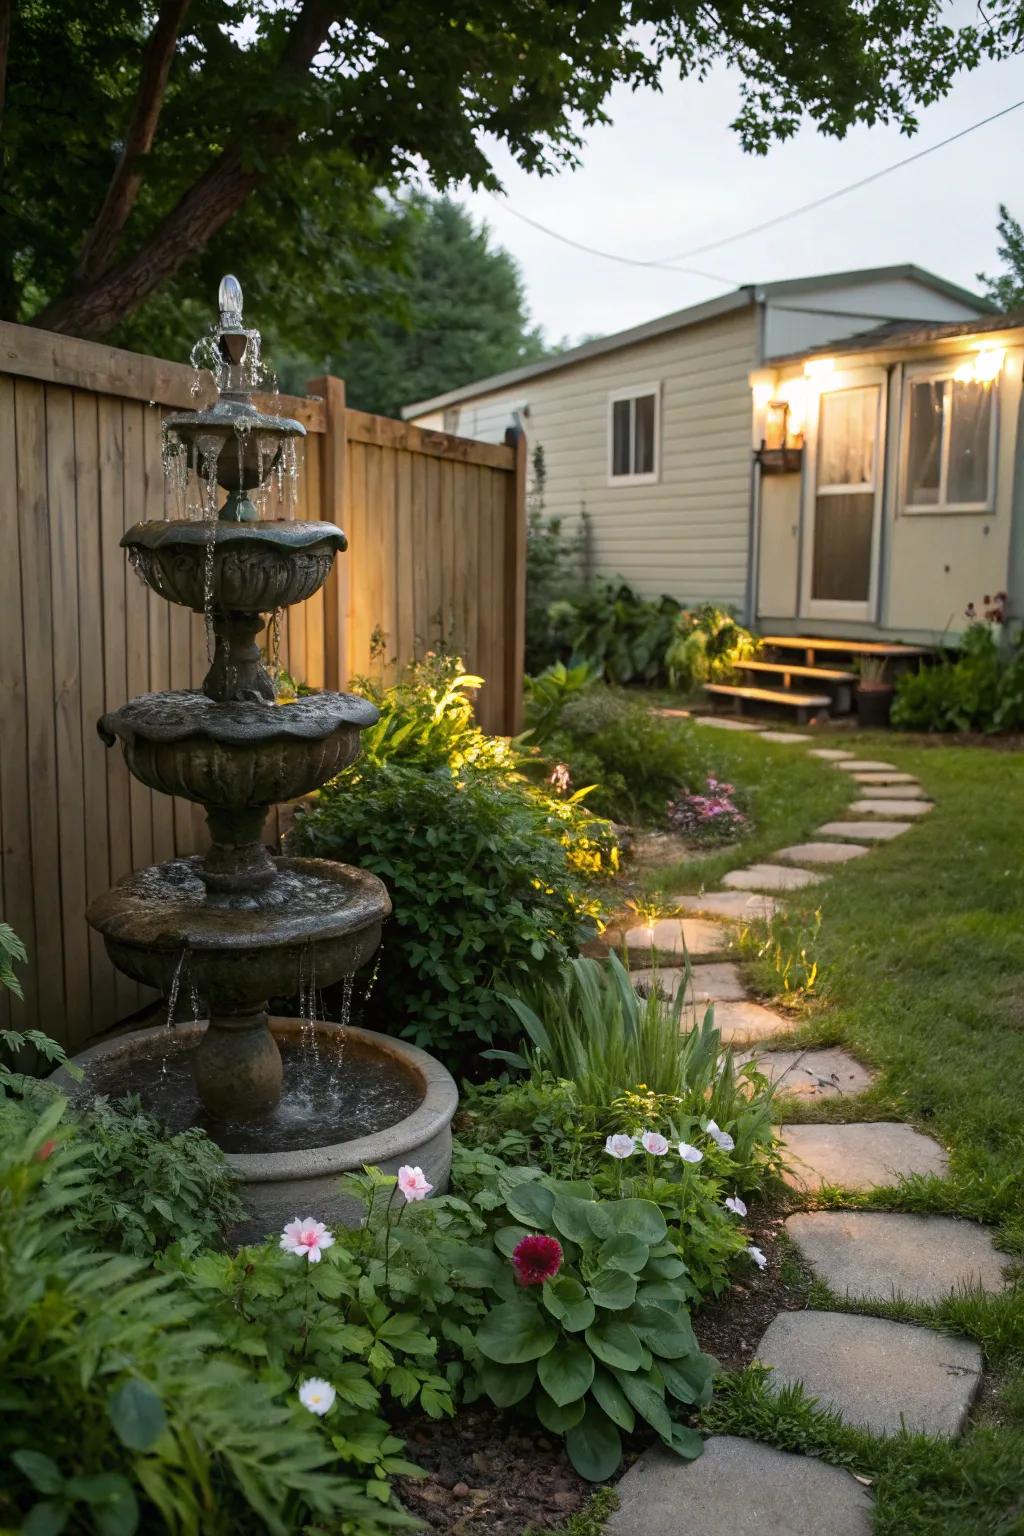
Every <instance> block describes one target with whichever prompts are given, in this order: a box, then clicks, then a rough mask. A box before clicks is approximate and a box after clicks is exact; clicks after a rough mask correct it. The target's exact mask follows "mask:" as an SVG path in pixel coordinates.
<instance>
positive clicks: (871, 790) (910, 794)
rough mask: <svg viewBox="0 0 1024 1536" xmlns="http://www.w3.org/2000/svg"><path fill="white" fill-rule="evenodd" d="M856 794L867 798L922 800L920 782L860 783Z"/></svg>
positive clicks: (922, 793) (922, 791) (923, 796)
mask: <svg viewBox="0 0 1024 1536" xmlns="http://www.w3.org/2000/svg"><path fill="white" fill-rule="evenodd" d="M858 794H860V795H862V796H863V797H864V798H865V799H867V800H924V799H925V798H926V796H925V792H924V790H923V789H922V788H921V786H920V784H889V783H886V784H861V786H860V789H859V790H858Z"/></svg>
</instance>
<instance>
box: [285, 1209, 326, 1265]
mask: <svg viewBox="0 0 1024 1536" xmlns="http://www.w3.org/2000/svg"><path fill="white" fill-rule="evenodd" d="M333 1244H334V1237H333V1235H332V1234H331V1233H330V1232H328V1230H327V1228H326V1227H325V1226H324V1224H323V1222H322V1221H314V1220H313V1218H312V1216H305V1217H303V1219H302V1220H301V1221H299V1220H298V1218H296V1219H295V1221H290V1222H289V1223H288V1225H287V1226H286V1227H285V1229H284V1231H283V1232H282V1233H281V1244H280V1246H281V1248H282V1249H283V1250H284V1252H285V1253H295V1254H298V1256H299V1258H300V1259H308V1260H309V1262H310V1263H311V1264H319V1262H320V1259H321V1256H322V1254H323V1250H324V1249H325V1248H331V1247H333Z"/></svg>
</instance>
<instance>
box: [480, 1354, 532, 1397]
mask: <svg viewBox="0 0 1024 1536" xmlns="http://www.w3.org/2000/svg"><path fill="white" fill-rule="evenodd" d="M536 1379H537V1367H536V1366H535V1365H534V1363H533V1361H532V1360H530V1361H527V1362H526V1363H525V1364H524V1365H495V1363H494V1361H493V1360H484V1361H483V1362H482V1364H481V1366H480V1380H481V1381H482V1382H483V1386H484V1391H485V1392H486V1393H487V1396H488V1397H489V1398H490V1399H491V1401H492V1402H493V1403H496V1404H497V1406H498V1407H499V1408H511V1407H512V1405H513V1403H519V1402H522V1400H523V1398H524V1397H525V1396H526V1394H527V1393H528V1392H529V1391H530V1390H531V1388H532V1386H533V1383H534V1382H535V1381H536Z"/></svg>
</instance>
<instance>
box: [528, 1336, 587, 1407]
mask: <svg viewBox="0 0 1024 1536" xmlns="http://www.w3.org/2000/svg"><path fill="white" fill-rule="evenodd" d="M537 1379H538V1381H539V1382H540V1384H541V1386H542V1387H543V1388H544V1390H545V1392H546V1393H547V1394H548V1396H549V1397H550V1398H552V1399H553V1400H554V1401H555V1402H556V1403H557V1404H558V1406H559V1407H560V1408H564V1407H565V1405H566V1403H574V1402H576V1400H577V1399H578V1398H581V1397H584V1396H585V1395H586V1392H587V1390H588V1388H589V1386H590V1383H591V1382H592V1381H593V1379H594V1357H593V1355H592V1354H591V1353H590V1350H589V1349H587V1348H585V1346H584V1345H582V1344H579V1343H576V1342H575V1341H574V1340H566V1341H564V1342H563V1343H560V1344H556V1345H555V1347H554V1349H552V1350H549V1352H548V1353H547V1354H546V1355H544V1357H543V1358H542V1359H541V1360H540V1361H538V1363H537Z"/></svg>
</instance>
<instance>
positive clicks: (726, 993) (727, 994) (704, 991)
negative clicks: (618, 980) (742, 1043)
mask: <svg viewBox="0 0 1024 1536" xmlns="http://www.w3.org/2000/svg"><path fill="white" fill-rule="evenodd" d="M629 974H630V976H631V977H632V979H633V985H634V986H635V987H636V989H637V991H638V992H642V993H645V994H646V993H649V992H650V991H651V990H652V988H654V987H657V988H658V989H659V991H660V992H661V993H662V995H663V996H664V997H667V998H668V1000H669V1001H670V1002H673V1003H674V1002H675V1000H676V997H677V996H678V994H679V989H680V987H681V986H682V985H683V983H684V982H685V981H686V979H687V973H686V969H685V967H683V966H666V967H664V968H662V969H658V968H653V969H646V970H639V971H630V973H629ZM689 983H690V984H689V986H688V988H687V997H688V999H689V1000H690V1001H692V1002H694V1003H711V1002H719V1001H721V1002H740V1001H742V1000H744V999H745V998H746V995H747V989H746V987H745V986H744V985H743V983H742V981H740V973H739V971H738V970H737V968H736V966H735V965H729V964H727V963H724V962H723V963H720V964H718V965H693V966H691V967H690V972H689Z"/></svg>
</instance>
